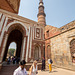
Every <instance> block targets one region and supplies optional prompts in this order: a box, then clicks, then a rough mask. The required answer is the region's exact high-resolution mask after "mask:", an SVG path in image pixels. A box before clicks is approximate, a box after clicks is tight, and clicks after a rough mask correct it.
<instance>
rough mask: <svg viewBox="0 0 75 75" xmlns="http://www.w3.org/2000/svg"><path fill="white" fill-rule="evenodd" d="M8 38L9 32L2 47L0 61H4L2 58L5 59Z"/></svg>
mask: <svg viewBox="0 0 75 75" xmlns="http://www.w3.org/2000/svg"><path fill="white" fill-rule="evenodd" d="M7 39H8V34H6V36H5V39H4V43H3V47H2V52H1V57H0V62H2V60H3V56H4V52H5V47H6V43H7Z"/></svg>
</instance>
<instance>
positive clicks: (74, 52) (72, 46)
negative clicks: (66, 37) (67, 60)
mask: <svg viewBox="0 0 75 75" xmlns="http://www.w3.org/2000/svg"><path fill="white" fill-rule="evenodd" d="M70 52H71V57H72V62H73V61H74V63H75V56H74V55H75V39H73V40H71V42H70Z"/></svg>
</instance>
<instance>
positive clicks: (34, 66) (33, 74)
mask: <svg viewBox="0 0 75 75" xmlns="http://www.w3.org/2000/svg"><path fill="white" fill-rule="evenodd" d="M37 73H38V69H37V61H36V60H35V61H34V62H33V64H32V66H31V68H30V75H36V74H37Z"/></svg>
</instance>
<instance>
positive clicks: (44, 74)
mask: <svg viewBox="0 0 75 75" xmlns="http://www.w3.org/2000/svg"><path fill="white" fill-rule="evenodd" d="M38 75H75V72H74V71H70V70H65V69H61V68H55V69H53V71H52V72H51V73H49V71H41V70H39V71H38Z"/></svg>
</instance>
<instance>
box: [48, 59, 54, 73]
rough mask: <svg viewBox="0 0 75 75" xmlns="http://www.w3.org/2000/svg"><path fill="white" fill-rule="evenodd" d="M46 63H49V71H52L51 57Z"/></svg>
mask: <svg viewBox="0 0 75 75" xmlns="http://www.w3.org/2000/svg"><path fill="white" fill-rule="evenodd" d="M48 63H49V72H51V71H52V63H53V61H52V59H48Z"/></svg>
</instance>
